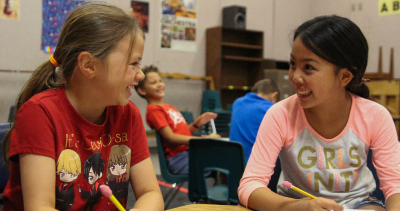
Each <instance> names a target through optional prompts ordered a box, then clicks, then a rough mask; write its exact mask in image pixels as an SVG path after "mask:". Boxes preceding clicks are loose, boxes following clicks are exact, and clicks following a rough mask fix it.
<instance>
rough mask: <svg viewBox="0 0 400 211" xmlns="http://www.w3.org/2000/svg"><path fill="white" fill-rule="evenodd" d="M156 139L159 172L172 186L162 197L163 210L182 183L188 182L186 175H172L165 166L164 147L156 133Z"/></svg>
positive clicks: (166, 207)
mask: <svg viewBox="0 0 400 211" xmlns="http://www.w3.org/2000/svg"><path fill="white" fill-rule="evenodd" d="M156 139H157V152H158V160H159V162H160V170H161V176H162V177H163V179H164V180H165V181H166V182H168V183H171V184H172V187H173V188H172V189H170V190H169V191H168V192H167V193H166V194H165V195H164V203H165V204H164V206H165V209H168V207H169V205H170V204H171V202H172V200H173V199H174V197H175V196H176V194H177V193H178V191H179V189H180V188H181V187H182V185H183V183H184V182H186V181H188V178H189V177H188V175H176V174H172V173H171V172H170V171H169V169H168V166H167V159H166V158H165V153H164V147H163V145H162V141H161V136H160V134H159V133H158V132H157V131H156Z"/></svg>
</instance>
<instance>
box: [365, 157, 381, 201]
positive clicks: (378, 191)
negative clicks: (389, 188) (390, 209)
mask: <svg viewBox="0 0 400 211" xmlns="http://www.w3.org/2000/svg"><path fill="white" fill-rule="evenodd" d="M367 166H368V168H369V170H370V171H371V172H372V174H373V175H374V179H375V184H376V189H375V190H374V192H372V195H373V196H375V197H376V198H377V199H379V200H381V201H382V202H383V203H385V195H384V194H383V192H382V190H381V189H380V182H379V179H378V174H377V173H376V169H375V166H374V164H373V163H372V150H369V152H368V158H367Z"/></svg>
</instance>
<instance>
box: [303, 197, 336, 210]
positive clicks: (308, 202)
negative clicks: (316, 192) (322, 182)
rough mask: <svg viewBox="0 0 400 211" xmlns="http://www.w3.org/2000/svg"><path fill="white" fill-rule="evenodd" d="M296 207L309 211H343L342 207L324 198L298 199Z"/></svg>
mask: <svg viewBox="0 0 400 211" xmlns="http://www.w3.org/2000/svg"><path fill="white" fill-rule="evenodd" d="M296 207H298V208H299V210H309V211H326V210H334V211H343V210H344V208H343V206H342V205H339V204H338V203H336V202H335V201H334V200H332V199H326V198H320V197H318V198H316V199H310V198H304V199H300V200H298V201H297V202H296Z"/></svg>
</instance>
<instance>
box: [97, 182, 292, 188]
mask: <svg viewBox="0 0 400 211" xmlns="http://www.w3.org/2000/svg"><path fill="white" fill-rule="evenodd" d="M282 185H283V186H284V187H287V188H292V183H290V182H288V181H283V182H282ZM100 188H101V187H100Z"/></svg>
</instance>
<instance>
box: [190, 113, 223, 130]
mask: <svg viewBox="0 0 400 211" xmlns="http://www.w3.org/2000/svg"><path fill="white" fill-rule="evenodd" d="M217 116H218V114H216V113H213V112H205V113H203V114H202V115H200V116H199V117H198V118H197V119H196V120H195V121H194V122H195V124H196V125H197V126H199V127H200V126H202V125H205V124H207V123H208V122H209V121H210V120H211V119H215V118H217Z"/></svg>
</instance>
